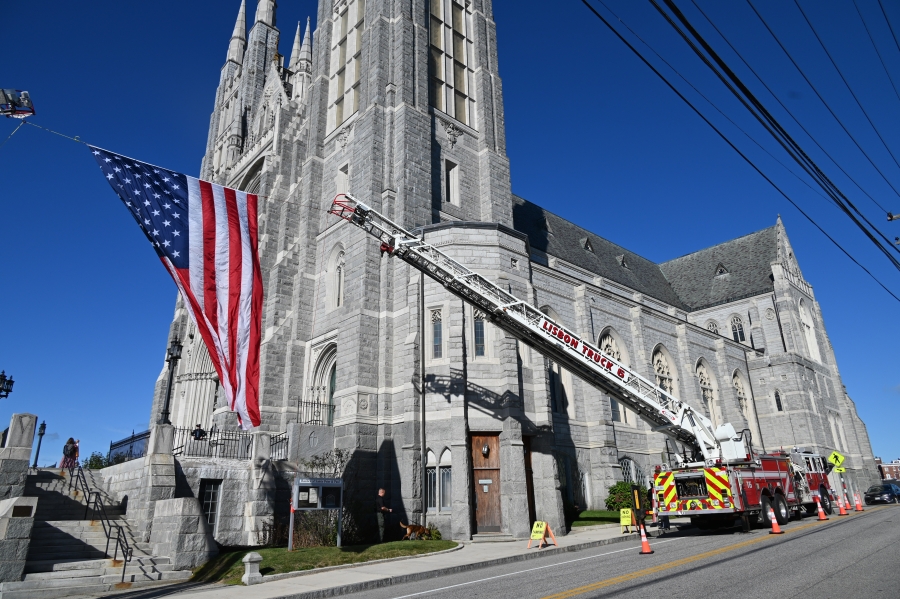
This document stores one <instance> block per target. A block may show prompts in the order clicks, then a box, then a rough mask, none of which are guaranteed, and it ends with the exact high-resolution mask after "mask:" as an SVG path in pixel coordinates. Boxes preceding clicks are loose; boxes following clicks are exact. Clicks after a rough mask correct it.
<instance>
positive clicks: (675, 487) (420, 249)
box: [329, 194, 831, 527]
mask: <svg viewBox="0 0 900 599" xmlns="http://www.w3.org/2000/svg"><path fill="white" fill-rule="evenodd" d="M329 213H330V214H333V215H335V216H338V217H340V218H343V219H345V220H347V221H349V222H350V223H351V224H353V225H356V226H357V227H359V228H361V229H363V230H364V231H366V232H367V233H369V234H370V235H372V236H373V237H375V238H377V239H378V241H380V242H381V252H382V254H385V253H387V254H388V255H389V256H393V257H397V258H399V259H401V260H403V261H404V262H406V263H407V264H409V265H410V266H412V267H413V268H415V269H417V270H419V271H421V272H423V273H424V274H426V275H428V276H429V277H431V278H433V279H434V280H436V281H437V282H438V283H440V284H442V285H443V286H444V287H445V288H446V289H447V291H449V292H450V293H452V294H453V295H455V296H456V297H458V298H460V299H462V300H463V301H465V302H467V303H469V304H472V305H473V306H474V307H475V308H478V309H479V310H481V311H482V312H483V313H484V314H485V315H487V317H488V318H489V319H490V320H491V322H492V323H493V324H494V325H495V326H497V327H498V328H500V329H502V330H503V331H505V332H507V333H509V334H510V335H511V336H513V337H514V338H515V339H517V340H518V341H520V342H522V343H525V344H527V345H529V346H530V347H532V348H534V349H535V350H537V351H538V352H540V353H541V354H543V355H544V356H546V357H548V358H550V359H551V360H553V361H554V362H556V363H557V364H560V365H561V366H563V367H564V368H565V369H567V370H568V371H570V372H571V373H573V374H575V375H576V376H578V377H579V378H581V379H582V380H584V381H585V382H586V383H588V384H590V385H593V386H594V387H596V388H597V389H600V390H601V391H603V392H604V393H608V394H609V395H611V396H612V397H614V398H615V399H616V400H618V401H619V402H620V403H623V404H625V405H626V406H628V407H629V408H631V410H633V411H634V412H635V413H636V414H637V415H638V416H640V417H641V418H642V419H643V420H644V421H645V422H647V423H648V424H650V426H651V427H653V430H654V431H659V432H662V433H664V434H666V435H668V436H669V437H671V438H672V439H673V440H674V441H676V442H677V443H680V444H681V446H682V447H683V448H684V452H683V454H682V455H678V454H675V458H676V459H677V460H678V464H677V465H676V466H674V467H672V468H668V467H666V468H665V469H661V471H660V473H659V475H658V476H657V477H656V481H655V487H656V489H655V491H656V493H655V496H656V497H657V499H658V501H659V505H660V513H661V514H663V515H691V516H692V517H694V518H696V521H697V523H698V524H700V525H701V526H707V527H708V526H712V525H714V524H716V523H718V522H725V521H729V520H730V521H731V522H733V521H734V519H735V518H736V517H739V516H740V517H742V518H744V519H745V522H746V521H747V520H749V518H750V517H751V516H752V517H755V518H756V519H757V520H759V521H760V522H767V521H768V520H767V512H768V506H769V505H771V506H772V507H773V508H774V510H775V514H776V518H778V520H779V522H782V521H783V522H787V520H788V518H790V515H791V512H792V511H793V512H796V513H798V514H800V513H801V512H802V511H803V510H804V509H806V510H807V511H810V510H812V511H815V509H816V508H815V495H814V494H818V495H820V496H821V500H822V504H823V508H824V509H826V510H829V511H830V510H831V494H830V488H829V486H828V483H827V481H826V479H825V475H826V474H827V472H826V471H825V467H824V460H822V459H821V456H816V455H813V454H811V453H808V452H804V451H802V450H800V449H797V450H796V451H792V452H791V453H790V454H789V453H786V452H779V453H778V454H764V455H760V454H757V453H755V452H754V450H753V448H752V444H751V442H750V433H749V431H747V430H744V431H741V432H740V433H737V432H736V431H735V429H734V427H733V426H732V425H731V424H723V425H721V426H718V427H716V426H714V425H713V423H712V421H710V419H709V418H708V417H707V416H706V415H705V414H704V413H703V412H702V411H698V410H695V409H694V408H693V407H692V406H690V405H688V404H687V403H685V402H684V401H682V400H680V399H679V398H677V397H675V396H673V395H671V394H670V393H668V392H667V391H666V390H665V389H662V388H661V387H659V386H657V384H656V382H655V381H651V380H648V379H646V378H644V377H642V376H641V375H640V374H639V373H637V372H636V371H634V370H633V369H631V368H630V367H628V366H626V365H624V364H621V363H620V362H619V361H618V360H616V359H615V358H614V357H613V356H609V355H607V354H605V353H603V352H602V351H601V350H600V349H599V348H598V347H597V346H596V345H594V344H593V343H592V342H590V341H585V340H584V339H583V338H582V336H581V335H579V334H577V333H575V332H574V331H572V330H570V329H567V328H566V327H564V326H563V325H562V324H561V323H559V322H555V321H554V320H553V319H551V318H550V317H549V316H548V315H546V314H544V313H543V312H541V311H540V310H539V309H538V308H536V307H535V306H532V305H531V304H528V303H527V302H523V301H522V300H520V299H519V298H517V297H516V296H514V295H512V294H511V293H509V292H508V291H506V290H505V289H503V288H501V287H498V286H497V285H495V284H493V283H492V282H490V281H489V280H487V279H486V278H484V277H483V276H481V275H479V274H478V273H476V272H474V271H472V270H469V269H468V268H466V267H465V266H463V265H462V264H460V263H459V262H457V261H455V260H453V259H452V258H450V257H449V256H447V255H446V254H444V253H443V252H441V251H440V250H439V249H437V248H436V247H435V246H433V245H431V244H428V243H426V242H425V241H424V239H423V238H421V237H419V236H417V235H415V234H414V233H412V232H410V231H408V230H406V229H404V228H403V227H402V226H401V225H399V224H397V223H396V222H393V221H391V220H390V219H388V218H387V217H385V216H384V215H382V214H380V213H379V212H378V211H377V210H374V209H373V208H371V207H369V206H367V205H366V204H364V203H363V202H361V201H359V200H358V199H356V198H355V197H353V196H351V195H349V194H339V195H338V196H337V197H336V198H335V199H334V201H333V202H332V206H331V210H329ZM688 452H690V455H688Z"/></svg>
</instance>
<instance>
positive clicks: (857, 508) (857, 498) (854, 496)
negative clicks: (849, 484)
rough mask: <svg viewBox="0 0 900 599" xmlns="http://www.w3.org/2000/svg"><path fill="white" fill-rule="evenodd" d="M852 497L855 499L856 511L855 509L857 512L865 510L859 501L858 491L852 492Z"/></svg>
mask: <svg viewBox="0 0 900 599" xmlns="http://www.w3.org/2000/svg"><path fill="white" fill-rule="evenodd" d="M853 499H855V500H856V511H857V512H864V511H865V510H864V509H863V506H862V502H860V500H859V493H854V494H853Z"/></svg>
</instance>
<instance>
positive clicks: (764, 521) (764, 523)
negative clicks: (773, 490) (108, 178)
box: [756, 497, 772, 528]
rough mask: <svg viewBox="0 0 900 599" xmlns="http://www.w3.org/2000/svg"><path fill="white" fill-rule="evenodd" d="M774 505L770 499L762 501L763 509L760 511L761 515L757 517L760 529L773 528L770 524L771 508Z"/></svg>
mask: <svg viewBox="0 0 900 599" xmlns="http://www.w3.org/2000/svg"><path fill="white" fill-rule="evenodd" d="M771 505H772V502H771V501H770V500H769V498H768V497H763V498H762V501H760V507H761V508H762V509H761V510H760V511H759V514H757V515H756V525H757V526H758V527H760V528H768V527H769V526H771V524H770V523H769V507H770V506H771Z"/></svg>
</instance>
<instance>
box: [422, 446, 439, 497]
mask: <svg viewBox="0 0 900 599" xmlns="http://www.w3.org/2000/svg"><path fill="white" fill-rule="evenodd" d="M426 456H427V459H426V460H425V507H426V508H427V509H428V511H429V512H433V511H437V498H438V477H437V460H436V459H435V457H434V452H433V451H431V450H430V449H429V450H428V453H427V454H426Z"/></svg>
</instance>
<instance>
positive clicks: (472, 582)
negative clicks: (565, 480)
mask: <svg viewBox="0 0 900 599" xmlns="http://www.w3.org/2000/svg"><path fill="white" fill-rule="evenodd" d="M683 540H684V538H683V537H682V538H677V539H666V540H665V541H655V542H654V543H653V544H654V545H662V544H663V543H671V542H672V541H683ZM635 549H636V547H629V548H627V549H618V550H616V551H609V552H607V553H599V554H597V555H590V556H588V557H579V558H577V559H570V560H568V561H564V562H559V563H556V564H548V565H546V566H538V567H536V568H529V569H527V570H518V571H516V572H510V573H509V574H499V575H497V576H489V577H487V578H482V579H479V580H471V581H469V582H461V583H459V584H451V585H450V586H446V587H441V588H439V589H430V590H428V591H422V592H420V593H412V594H411V595H402V596H400V597H395V598H394V599H407V597H418V596H419V595H430V594H431V593H438V592H440V591H446V590H447V589H455V588H457V587H464V586H467V585H470V584H478V583H481V582H486V581H488V580H496V579H498V578H504V577H507V576H515V575H517V574H524V573H526V572H534V571H536V570H544V569H546V568H555V567H557V566H564V565H566V564H574V563H575V562H583V561H584V560H588V559H596V558H598V557H604V556H607V555H613V554H614V553H622V552H624V551H634V550H635Z"/></svg>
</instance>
